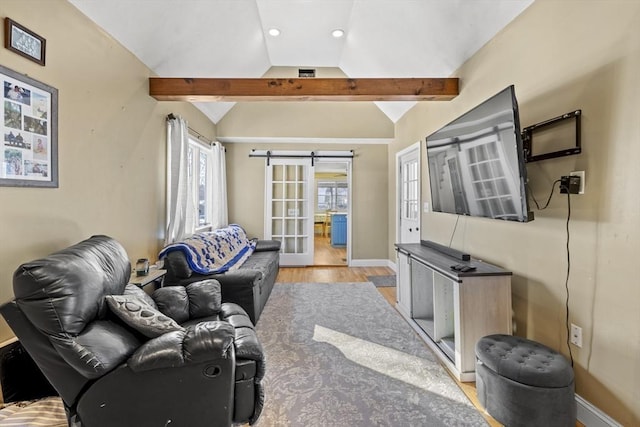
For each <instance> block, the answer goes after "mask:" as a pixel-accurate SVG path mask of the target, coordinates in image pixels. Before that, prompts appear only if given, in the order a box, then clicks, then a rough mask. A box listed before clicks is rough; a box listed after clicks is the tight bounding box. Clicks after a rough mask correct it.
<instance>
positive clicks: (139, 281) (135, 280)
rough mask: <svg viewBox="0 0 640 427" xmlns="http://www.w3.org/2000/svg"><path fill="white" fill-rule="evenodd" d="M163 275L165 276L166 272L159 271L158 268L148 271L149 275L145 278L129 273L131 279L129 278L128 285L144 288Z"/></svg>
mask: <svg viewBox="0 0 640 427" xmlns="http://www.w3.org/2000/svg"><path fill="white" fill-rule="evenodd" d="M165 274H167V270H161V269H158V268H153V269H149V274H147V275H146V276H138V275H136V272H135V271H134V272H133V273H131V277H130V278H129V284H131V285H136V286H138V287H140V288H144V287H145V286H147V285H148V284H149V283H153V282H155V281H156V280H158V279H161V278H162V277H163V276H164V275H165Z"/></svg>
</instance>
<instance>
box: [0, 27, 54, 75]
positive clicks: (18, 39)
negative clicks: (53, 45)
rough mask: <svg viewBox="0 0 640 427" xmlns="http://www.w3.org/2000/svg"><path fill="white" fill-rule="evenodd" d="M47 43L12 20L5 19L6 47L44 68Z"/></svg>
mask: <svg viewBox="0 0 640 427" xmlns="http://www.w3.org/2000/svg"><path fill="white" fill-rule="evenodd" d="M46 45H47V41H46V40H45V39H44V38H42V37H40V36H39V35H37V34H36V33H34V32H33V31H31V30H29V29H27V28H25V27H23V26H22V25H20V24H18V23H17V22H16V21H14V20H12V19H10V18H4V47H6V48H7V49H9V50H11V51H13V52H15V53H17V54H18V55H22V56H24V57H25V58H27V59H30V60H32V61H33V62H37V63H38V64H40V65H42V66H44V58H45V53H46Z"/></svg>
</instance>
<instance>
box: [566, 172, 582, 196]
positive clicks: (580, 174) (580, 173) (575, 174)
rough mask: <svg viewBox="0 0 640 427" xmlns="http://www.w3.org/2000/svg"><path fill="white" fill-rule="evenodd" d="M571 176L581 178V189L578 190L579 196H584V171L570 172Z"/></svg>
mask: <svg viewBox="0 0 640 427" xmlns="http://www.w3.org/2000/svg"><path fill="white" fill-rule="evenodd" d="M569 176H579V177H580V189H579V190H578V194H584V179H585V172H584V171H575V172H569Z"/></svg>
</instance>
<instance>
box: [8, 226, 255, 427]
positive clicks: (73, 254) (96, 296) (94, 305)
mask: <svg viewBox="0 0 640 427" xmlns="http://www.w3.org/2000/svg"><path fill="white" fill-rule="evenodd" d="M130 273H131V265H130V263H129V260H128V257H127V254H126V252H125V250H124V248H123V247H122V246H121V245H120V244H119V243H118V242H116V241H115V240H113V239H111V238H109V237H106V236H93V237H91V238H90V239H87V240H85V241H83V242H80V243H78V244H76V245H74V246H71V247H69V248H66V249H64V250H62V251H59V252H56V253H54V254H52V255H50V256H48V257H45V258H42V259H39V260H35V261H32V262H28V263H26V264H23V265H22V266H20V267H19V268H18V269H17V270H16V272H15V274H14V281H13V288H14V294H15V300H13V301H10V302H8V303H5V304H3V305H2V306H1V307H0V313H2V315H3V316H4V317H5V319H6V320H7V323H8V324H9V326H10V327H11V328H12V329H13V331H14V333H15V334H16V336H17V337H18V338H19V339H20V342H21V343H22V345H23V346H24V348H25V349H26V350H27V352H28V353H29V354H30V356H31V357H32V358H33V360H34V361H35V362H36V364H37V365H38V367H39V368H40V369H41V370H42V372H43V374H44V375H45V376H46V377H47V379H48V380H49V382H50V383H51V385H52V386H53V387H54V389H55V390H56V391H57V392H58V393H59V395H60V396H61V398H62V401H63V403H64V406H65V410H66V412H67V417H68V421H69V425H70V426H74V427H103V426H104V427H107V426H109V427H112V426H116V425H128V426H166V425H172V426H190V427H194V426H202V427H205V426H207V427H210V426H225V427H226V426H229V425H231V424H232V423H245V422H249V423H250V424H252V423H254V422H255V421H256V420H257V418H258V417H259V415H260V412H261V409H262V405H263V401H264V392H263V388H262V382H261V380H262V378H263V376H264V370H265V367H264V356H263V353H262V347H261V345H260V343H259V341H258V339H257V336H256V334H255V331H254V328H253V324H252V323H251V321H250V319H249V317H248V316H247V314H246V313H245V311H244V310H243V309H242V308H241V307H239V306H238V305H236V304H225V303H221V296H220V287H219V284H218V283H217V282H216V281H214V280H209V281H203V282H197V283H192V284H190V285H188V286H186V287H173V288H161V289H158V290H156V291H155V292H154V294H153V296H149V295H147V294H146V293H145V292H144V291H143V290H141V289H140V288H138V287H137V286H134V285H129V284H128V283H127V282H128V279H129V276H130Z"/></svg>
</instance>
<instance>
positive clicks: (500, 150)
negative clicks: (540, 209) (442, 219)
mask: <svg viewBox="0 0 640 427" xmlns="http://www.w3.org/2000/svg"><path fill="white" fill-rule="evenodd" d="M426 143H427V159H428V164H429V181H430V186H431V203H432V209H433V210H434V211H435V212H447V213H453V214H458V215H470V216H478V217H486V218H495V219H502V220H509V221H520V222H526V221H530V220H532V219H533V215H531V213H530V212H529V209H528V203H527V191H526V181H527V171H526V168H525V159H524V150H523V145H522V137H521V133H520V119H519V115H518V102H517V100H516V96H515V90H514V87H513V85H512V86H509V87H507V88H506V89H504V90H502V91H501V92H499V93H498V94H496V95H494V96H492V97H491V98H489V99H487V100H486V101H484V102H483V103H481V104H480V105H478V106H477V107H475V108H473V109H472V110H470V111H468V112H467V113H465V114H464V115H462V116H460V117H459V118H457V119H455V120H454V121H452V122H451V123H449V124H448V125H446V126H445V127H443V128H442V129H440V130H438V131H437V132H435V133H433V134H431V135H430V136H428V137H427V138H426Z"/></svg>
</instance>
